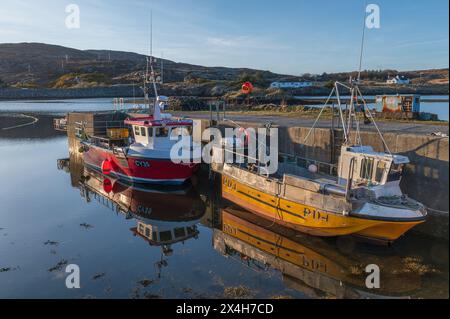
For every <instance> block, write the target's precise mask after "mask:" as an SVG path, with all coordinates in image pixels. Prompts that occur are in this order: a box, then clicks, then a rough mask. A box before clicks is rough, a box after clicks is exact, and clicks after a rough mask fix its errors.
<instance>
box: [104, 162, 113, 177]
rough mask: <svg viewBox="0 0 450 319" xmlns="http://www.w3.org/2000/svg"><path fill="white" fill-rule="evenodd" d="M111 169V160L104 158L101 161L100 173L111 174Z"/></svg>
mask: <svg viewBox="0 0 450 319" xmlns="http://www.w3.org/2000/svg"><path fill="white" fill-rule="evenodd" d="M111 171H112V165H111V162H110V161H109V160H104V161H103V162H102V173H103V174H105V175H109V174H111Z"/></svg>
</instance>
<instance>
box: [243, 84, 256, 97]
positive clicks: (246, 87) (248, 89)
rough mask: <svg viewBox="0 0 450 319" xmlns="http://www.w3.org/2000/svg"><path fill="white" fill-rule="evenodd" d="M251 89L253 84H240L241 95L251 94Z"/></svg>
mask: <svg viewBox="0 0 450 319" xmlns="http://www.w3.org/2000/svg"><path fill="white" fill-rule="evenodd" d="M253 88H254V87H253V84H251V83H250V82H245V83H244V84H242V93H244V94H250V93H252V92H253Z"/></svg>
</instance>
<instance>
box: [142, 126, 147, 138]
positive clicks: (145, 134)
mask: <svg viewBox="0 0 450 319" xmlns="http://www.w3.org/2000/svg"><path fill="white" fill-rule="evenodd" d="M141 135H142V136H147V129H146V128H145V127H144V126H141Z"/></svg>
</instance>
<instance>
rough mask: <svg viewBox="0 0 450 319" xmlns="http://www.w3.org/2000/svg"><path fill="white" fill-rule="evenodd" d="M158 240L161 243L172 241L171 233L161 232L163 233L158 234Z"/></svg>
mask: <svg viewBox="0 0 450 319" xmlns="http://www.w3.org/2000/svg"><path fill="white" fill-rule="evenodd" d="M159 239H160V240H161V241H171V240H172V232H170V231H163V232H161V233H159Z"/></svg>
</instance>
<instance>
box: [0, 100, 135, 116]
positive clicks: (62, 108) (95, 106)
mask: <svg viewBox="0 0 450 319" xmlns="http://www.w3.org/2000/svg"><path fill="white" fill-rule="evenodd" d="M123 108H127V109H130V108H133V104H124V106H123ZM114 109H115V106H114V102H113V99H110V98H95V99H74V100H42V101H39V100H33V101H1V102H0V111H12V112H45V113H54V114H57V113H64V114H65V113H68V112H73V111H80V112H83V111H110V110H114Z"/></svg>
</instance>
